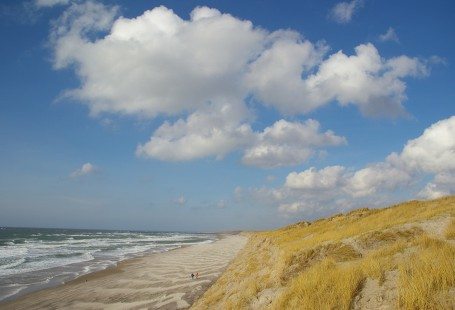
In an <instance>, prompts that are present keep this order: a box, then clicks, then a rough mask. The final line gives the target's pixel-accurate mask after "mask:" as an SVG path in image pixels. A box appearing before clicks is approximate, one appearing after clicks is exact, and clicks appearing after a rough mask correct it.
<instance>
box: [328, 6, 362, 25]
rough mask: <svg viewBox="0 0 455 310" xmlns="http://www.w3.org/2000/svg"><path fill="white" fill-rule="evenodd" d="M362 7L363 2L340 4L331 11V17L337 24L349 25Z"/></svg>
mask: <svg viewBox="0 0 455 310" xmlns="http://www.w3.org/2000/svg"><path fill="white" fill-rule="evenodd" d="M362 6H363V1H362V0H352V1H350V2H339V3H337V4H336V5H335V6H334V7H333V8H332V9H331V10H330V13H329V17H330V18H331V19H332V20H334V21H335V22H337V23H340V24H347V23H349V22H350V21H351V19H352V17H353V16H354V14H355V13H356V12H357V11H358V10H359V9H360V8H361V7H362Z"/></svg>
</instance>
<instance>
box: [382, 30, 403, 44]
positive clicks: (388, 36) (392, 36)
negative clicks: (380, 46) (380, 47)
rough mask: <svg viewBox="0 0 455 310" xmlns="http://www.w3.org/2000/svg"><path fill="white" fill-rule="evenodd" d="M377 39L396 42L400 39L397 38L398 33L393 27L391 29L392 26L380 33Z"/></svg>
mask: <svg viewBox="0 0 455 310" xmlns="http://www.w3.org/2000/svg"><path fill="white" fill-rule="evenodd" d="M379 41H382V42H387V41H393V42H397V43H398V42H400V39H398V35H397V33H396V32H395V29H393V28H392V27H389V29H387V31H386V33H384V34H381V35H380V36H379Z"/></svg>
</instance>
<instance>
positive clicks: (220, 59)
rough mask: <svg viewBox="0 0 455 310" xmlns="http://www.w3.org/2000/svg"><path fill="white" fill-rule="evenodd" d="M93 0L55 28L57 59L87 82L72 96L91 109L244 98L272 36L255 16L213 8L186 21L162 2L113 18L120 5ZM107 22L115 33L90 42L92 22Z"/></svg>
mask: <svg viewBox="0 0 455 310" xmlns="http://www.w3.org/2000/svg"><path fill="white" fill-rule="evenodd" d="M89 4H90V3H86V4H84V5H83V6H82V5H73V6H72V7H71V8H70V10H69V12H70V13H67V15H71V16H74V17H72V18H71V19H70V18H60V20H59V21H58V23H57V25H58V26H57V27H56V29H55V30H54V32H53V33H54V37H55V38H56V39H55V51H56V57H55V61H54V64H55V66H56V67H57V68H63V67H67V66H69V65H72V64H76V65H77V68H78V69H77V74H78V76H79V77H80V78H81V80H82V81H83V84H82V85H81V88H80V89H77V90H73V91H72V92H70V95H71V96H73V97H76V98H78V99H81V100H84V101H86V102H87V104H88V106H89V108H90V111H91V113H92V114H99V113H101V112H115V113H122V114H134V115H140V116H142V117H144V116H149V117H153V116H156V115H159V114H170V115H174V114H180V113H182V112H184V111H193V110H195V109H197V108H199V107H201V106H204V105H205V104H206V103H207V102H213V101H217V100H219V99H222V100H227V99H230V98H235V99H237V98H239V97H240V99H242V97H243V95H244V93H245V90H244V86H243V85H242V84H241V83H240V81H241V77H242V74H243V72H244V71H245V68H246V66H247V64H248V62H249V61H251V59H253V58H254V57H256V55H257V54H258V53H259V52H260V50H261V49H262V44H263V40H264V38H265V37H266V32H265V31H263V30H261V29H256V28H254V27H253V25H252V24H251V22H249V21H242V20H240V19H237V18H234V17H232V16H231V15H229V14H221V13H220V12H219V11H218V10H215V9H209V8H206V7H198V8H196V9H194V10H193V12H192V13H191V19H190V20H183V19H181V18H180V17H179V16H177V15H176V14H174V12H173V11H172V10H170V9H167V8H165V7H163V6H161V7H157V8H154V9H152V10H150V11H146V12H144V14H143V15H141V16H138V17H136V18H132V19H128V18H124V17H120V18H118V19H116V20H114V18H113V14H114V13H115V12H116V10H113V9H109V8H108V7H106V6H103V5H100V4H97V5H94V4H91V5H89ZM76 13H78V14H79V15H77V14H76ZM100 20H101V21H103V22H104V21H106V22H107V24H108V25H109V27H110V31H109V34H108V35H106V36H105V37H103V38H101V39H99V40H97V41H95V42H93V41H90V39H89V38H88V37H87V36H86V35H85V32H86V29H87V27H86V25H89V24H92V25H98V24H99V21H100ZM102 24H103V25H104V23H102ZM109 27H107V28H104V27H96V28H98V29H99V30H109ZM61 28H63V29H65V30H66V31H60V30H59V29H61Z"/></svg>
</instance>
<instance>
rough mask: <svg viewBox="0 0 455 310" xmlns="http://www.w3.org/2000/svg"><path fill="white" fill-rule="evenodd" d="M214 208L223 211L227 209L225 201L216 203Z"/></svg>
mask: <svg viewBox="0 0 455 310" xmlns="http://www.w3.org/2000/svg"><path fill="white" fill-rule="evenodd" d="M216 206H217V207H218V208H220V209H224V208H226V207H227V202H226V200H223V199H222V200H220V201H218V203H217V205H216Z"/></svg>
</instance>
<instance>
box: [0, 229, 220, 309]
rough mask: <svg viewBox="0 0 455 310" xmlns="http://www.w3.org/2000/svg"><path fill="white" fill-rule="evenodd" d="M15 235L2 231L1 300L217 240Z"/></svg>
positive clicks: (201, 237)
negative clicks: (139, 258)
mask: <svg viewBox="0 0 455 310" xmlns="http://www.w3.org/2000/svg"><path fill="white" fill-rule="evenodd" d="M9 230H10V229H6V230H2V231H1V235H0V240H1V241H2V242H3V245H1V246H0V300H1V299H4V298H7V297H10V296H14V295H15V294H17V293H19V292H20V291H21V290H23V289H24V287H27V286H28V287H29V288H28V289H27V291H28V290H30V288H32V287H35V286H37V287H39V285H42V284H43V283H47V282H49V279H53V280H52V283H53V282H55V281H61V280H60V279H70V278H74V277H76V276H80V275H82V274H87V273H90V272H94V271H97V270H102V269H105V268H108V267H109V266H113V265H115V264H116V263H117V262H118V261H121V260H124V259H127V258H130V257H135V256H138V255H142V253H153V252H163V251H169V250H172V249H175V248H179V247H181V246H184V245H192V244H198V243H208V242H212V241H213V240H214V239H215V237H214V236H213V235H210V234H184V233H147V232H130V231H123V232H118V231H77V230H40V229H36V230H32V229H28V230H27V229H25V230H21V229H12V230H11V231H9ZM8 233H9V234H10V235H8ZM27 233H28V234H27ZM5 236H6V237H5ZM9 236H10V237H9ZM8 237H9V238H8ZM62 281H66V280H62ZM11 283H17V286H11Z"/></svg>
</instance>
